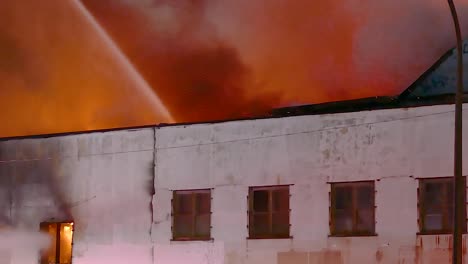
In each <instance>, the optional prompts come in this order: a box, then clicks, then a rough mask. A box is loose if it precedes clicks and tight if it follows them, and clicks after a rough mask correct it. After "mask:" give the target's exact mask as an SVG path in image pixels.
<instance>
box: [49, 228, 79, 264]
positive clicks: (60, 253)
mask: <svg viewBox="0 0 468 264" xmlns="http://www.w3.org/2000/svg"><path fill="white" fill-rule="evenodd" d="M41 231H42V232H44V233H46V234H48V235H49V236H50V241H51V242H50V245H49V247H48V248H47V249H46V250H44V251H43V252H42V254H41V264H71V262H72V261H71V260H72V244H73V222H60V223H54V222H45V223H41Z"/></svg>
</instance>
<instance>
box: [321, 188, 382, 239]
mask: <svg viewBox="0 0 468 264" xmlns="http://www.w3.org/2000/svg"><path fill="white" fill-rule="evenodd" d="M374 194H375V186H374V182H373V181H366V182H348V183H332V184H331V197H330V200H331V201H330V202H331V203H330V205H331V206H330V219H331V221H330V232H331V235H332V236H370V235H375V197H374Z"/></svg>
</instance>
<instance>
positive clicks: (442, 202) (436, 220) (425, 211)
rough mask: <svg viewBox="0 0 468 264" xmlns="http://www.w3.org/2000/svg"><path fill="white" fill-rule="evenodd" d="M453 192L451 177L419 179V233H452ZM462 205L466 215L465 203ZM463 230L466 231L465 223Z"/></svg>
mask: <svg viewBox="0 0 468 264" xmlns="http://www.w3.org/2000/svg"><path fill="white" fill-rule="evenodd" d="M463 179H464V181H463V182H465V180H466V179H465V177H463ZM465 185H466V184H465ZM465 189H466V188H464V190H465ZM453 192H454V189H453V177H445V178H427V179H420V180H419V195H418V196H419V197H418V200H419V203H418V206H419V227H420V233H422V234H448V233H452V230H453V211H454V210H453V207H454V204H453V195H454V193H453ZM465 192H466V190H465ZM465 196H466V194H465ZM463 206H464V209H463V210H464V212H465V215H466V203H464V204H463ZM464 232H466V223H465V225H464Z"/></svg>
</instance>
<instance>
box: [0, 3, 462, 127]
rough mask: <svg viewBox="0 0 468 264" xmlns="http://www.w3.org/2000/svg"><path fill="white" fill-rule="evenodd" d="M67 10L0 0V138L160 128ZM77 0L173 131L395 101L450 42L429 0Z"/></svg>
mask: <svg viewBox="0 0 468 264" xmlns="http://www.w3.org/2000/svg"><path fill="white" fill-rule="evenodd" d="M73 2H74V0H66V1H63V0H62V1H59V0H47V1H40V3H39V2H38V1H35V0H23V1H14V0H7V1H0V87H1V89H0V98H1V100H2V101H1V102H0V103H1V104H2V111H0V119H2V120H6V121H4V122H3V124H2V125H1V127H0V136H11V135H24V134H38V133H51V132H64V131H74V130H87V129H101V128H111V127H121V126H135V125H143V124H151V123H159V122H165V121H166V120H163V118H161V116H160V115H158V114H157V113H152V112H151V106H149V105H148V104H147V102H145V100H144V96H143V95H142V93H140V92H139V91H138V89H137V88H135V87H136V85H135V82H134V81H132V77H131V76H129V75H128V74H126V73H125V71H122V67H120V66H119V65H118V63H117V62H116V61H115V56H114V55H115V54H114V55H113V54H112V52H110V51H109V48H108V47H107V46H106V45H104V44H103V43H102V39H100V38H99V37H98V36H96V34H95V32H93V30H92V29H90V28H89V25H86V23H84V21H83V16H82V15H80V14H79V13H78V12H77V10H76V9H74V8H73V7H72V3H73ZM82 2H83V3H84V4H85V6H86V8H87V9H88V10H89V11H90V12H91V13H92V14H93V15H94V17H95V18H96V19H97V20H98V21H99V23H100V24H101V25H102V26H103V27H104V28H105V29H106V30H107V32H108V33H109V34H110V35H111V36H112V38H113V39H114V40H115V41H116V42H117V44H118V45H119V47H120V48H121V49H122V50H123V51H124V53H125V54H126V55H127V57H128V58H129V59H130V60H131V61H132V63H133V64H134V65H135V67H136V68H137V69H138V71H139V72H141V73H142V75H143V77H144V78H145V79H146V80H147V81H148V82H149V84H150V85H151V87H152V88H153V89H154V91H156V92H157V94H158V95H159V96H160V97H161V99H162V101H163V102H164V103H165V105H166V106H167V107H168V108H169V110H170V112H171V114H172V115H173V116H174V117H175V119H176V121H177V122H191V121H201V120H213V119H224V118H234V117H241V116H251V115H256V114H263V113H265V112H267V111H268V110H269V109H271V108H273V107H279V106H285V105H292V104H306V103H318V102H324V101H335V100H346V99H353V98H359V97H369V96H377V95H396V94H398V93H400V92H401V91H403V90H404V89H405V88H406V87H407V86H408V85H409V84H411V82H412V81H414V80H415V79H416V78H417V77H419V75H420V74H421V73H423V72H424V70H425V69H427V68H428V67H429V66H430V65H431V64H432V63H433V62H434V61H435V60H437V59H438V58H439V57H440V56H441V55H442V54H443V53H444V52H445V51H446V50H447V49H449V48H451V47H453V46H454V44H455V40H454V32H453V25H452V20H451V17H450V12H449V10H448V6H447V3H446V1H440V0H411V1H406V0H380V1H373V0H334V1H310V0H297V1H290V0H257V1H251V0H236V1H231V0H215V1H205V0H173V1H169V0H82ZM455 2H456V4H457V7H458V12H459V14H460V19H461V24H462V28H463V33H464V36H468V35H467V33H468V16H467V15H466V14H468V0H456V1H455ZM13 117H14V118H13Z"/></svg>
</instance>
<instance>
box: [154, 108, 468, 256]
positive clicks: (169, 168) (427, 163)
mask: <svg viewBox="0 0 468 264" xmlns="http://www.w3.org/2000/svg"><path fill="white" fill-rule="evenodd" d="M453 109H454V107H453V106H431V107H420V108H412V109H391V110H382V111H367V112H356V113H345V114H334V115H321V116H299V117H288V118H279V119H264V120H251V121H236V122H226V123H218V124H199V125H190V126H172V127H163V128H160V129H157V130H156V160H155V164H156V179H155V188H156V195H155V198H154V206H155V208H154V210H153V211H154V223H153V232H152V234H153V241H154V243H155V246H154V256H155V263H161V264H166V263H197V264H198V263H213V264H218V263H226V264H239V263H249V264H250V263H252V264H253V263H272V264H276V263H279V264H281V263H292V264H294V263H301V264H306V263H448V257H449V251H448V247H449V239H448V238H447V237H446V236H421V237H418V236H417V235H416V233H417V232H418V224H417V217H418V216H417V187H418V181H417V179H416V178H419V177H441V176H451V175H453V154H452V153H453V116H454V113H453ZM466 112H468V111H466ZM467 121H468V116H467V115H466V114H465V124H466V122H467ZM464 131H465V132H464V135H465V136H468V126H467V127H466V128H465V130H464ZM464 151H465V153H468V142H467V141H465V142H464ZM464 164H468V154H467V155H465V156H464ZM467 172H468V167H467V166H465V168H464V173H465V174H468V173H467ZM358 180H376V205H377V209H376V232H377V234H378V236H376V237H359V238H357V237H355V238H336V237H329V236H328V235H329V225H328V222H329V219H328V218H329V217H328V214H329V209H328V207H329V200H328V192H329V188H330V187H329V184H328V182H342V181H358ZM276 184H294V185H293V186H292V187H291V200H290V206H291V210H292V211H291V224H292V226H291V235H292V236H293V238H291V239H276V240H248V239H246V238H247V236H248V230H247V192H248V187H249V186H258V185H276ZM197 188H214V190H213V203H212V212H213V214H212V226H213V228H212V237H213V238H214V240H213V241H209V242H171V241H170V240H171V191H172V190H180V189H197Z"/></svg>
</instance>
